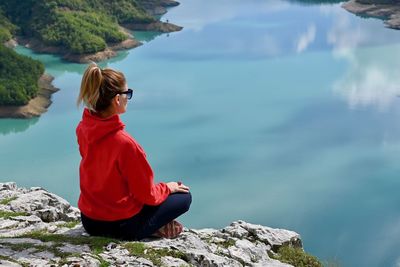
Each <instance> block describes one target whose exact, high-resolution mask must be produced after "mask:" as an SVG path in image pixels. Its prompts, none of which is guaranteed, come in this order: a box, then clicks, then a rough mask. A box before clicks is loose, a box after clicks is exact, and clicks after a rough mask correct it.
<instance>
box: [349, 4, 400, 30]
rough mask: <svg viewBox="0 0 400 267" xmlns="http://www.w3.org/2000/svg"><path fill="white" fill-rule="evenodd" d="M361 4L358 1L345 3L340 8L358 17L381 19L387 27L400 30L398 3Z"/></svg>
mask: <svg viewBox="0 0 400 267" xmlns="http://www.w3.org/2000/svg"><path fill="white" fill-rule="evenodd" d="M368 2H371V3H363V2H362V1H358V0H350V1H348V2H345V3H344V4H343V5H342V7H343V8H344V9H346V10H347V11H349V12H351V13H354V14H356V15H359V16H368V17H375V18H379V19H383V20H384V22H385V24H386V25H387V27H389V28H393V29H400V5H399V4H398V3H395V2H393V3H388V4H375V3H373V1H368Z"/></svg>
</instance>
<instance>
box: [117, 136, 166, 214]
mask: <svg viewBox="0 0 400 267" xmlns="http://www.w3.org/2000/svg"><path fill="white" fill-rule="evenodd" d="M121 152H122V153H121V154H120V157H119V162H118V165H119V168H120V171H121V174H122V176H123V177H124V178H125V179H126V180H127V184H128V187H129V191H130V192H131V193H132V195H133V197H134V198H136V199H138V200H139V201H140V202H142V203H144V204H147V205H152V206H157V205H159V204H161V203H162V202H163V201H164V200H165V199H166V198H167V197H168V195H169V194H170V193H171V191H170V190H169V188H168V187H167V185H166V184H165V183H158V184H154V174H153V170H152V169H151V167H150V165H149V163H148V162H147V159H146V154H145V153H144V151H143V150H142V149H141V148H140V147H139V146H138V145H137V144H136V143H134V142H129V144H127V145H124V146H123V148H122V151H121Z"/></svg>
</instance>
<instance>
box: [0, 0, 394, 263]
mask: <svg viewBox="0 0 400 267" xmlns="http://www.w3.org/2000/svg"><path fill="white" fill-rule="evenodd" d="M181 2H182V4H181V5H180V6H179V7H177V8H173V9H171V10H170V12H169V13H168V14H167V15H165V16H164V17H163V18H162V19H163V20H166V19H168V20H169V21H173V22H175V23H176V24H178V25H182V26H184V27H185V28H184V29H183V31H181V32H179V33H171V34H169V35H167V34H164V35H158V34H155V33H146V34H143V33H141V34H140V33H138V34H137V37H138V38H140V39H142V40H143V41H144V45H143V46H141V47H139V48H137V49H134V50H129V51H124V52H121V53H120V54H119V56H118V57H116V58H113V59H111V60H109V61H107V62H103V63H102V64H101V65H102V66H103V67H105V66H108V67H111V68H115V69H119V70H122V71H123V72H124V73H125V74H126V76H127V79H128V83H129V86H131V87H133V88H135V89H136V92H135V96H134V98H133V100H132V101H131V102H130V105H129V107H128V111H127V113H126V114H124V115H122V119H123V121H124V122H125V123H126V126H127V127H126V128H127V130H128V131H129V132H130V133H131V134H132V135H133V136H135V138H136V139H137V140H138V141H139V142H140V143H141V144H142V146H143V147H144V148H145V150H146V152H147V154H148V159H149V161H150V163H151V164H152V166H153V168H154V171H155V173H156V179H157V180H158V181H161V180H176V179H179V180H183V181H185V182H186V183H187V184H188V185H190V187H191V190H192V192H193V195H194V202H193V205H192V208H191V211H190V213H189V214H188V215H186V216H184V217H183V218H182V221H183V222H184V223H185V224H186V225H187V226H188V227H196V228H200V227H216V228H220V227H224V226H226V225H227V224H229V223H230V222H231V221H233V220H237V219H243V220H246V221H249V222H253V223H257V224H263V225H269V226H272V227H280V228H288V229H293V230H295V231H297V232H299V233H300V234H301V235H302V238H303V241H304V244H305V249H306V250H307V251H308V252H310V253H312V254H314V255H317V256H318V257H319V258H321V259H323V260H334V261H335V260H336V261H338V262H339V263H340V266H400V252H399V250H398V247H399V245H400V238H399V236H400V215H399V214H400V211H399V203H400V194H399V193H398V191H399V190H398V189H399V188H400V180H399V175H398V174H399V172H400V164H399V161H400V123H399V121H400V98H399V97H397V96H398V95H400V75H399V73H400V32H399V31H394V30H390V29H387V28H385V27H384V25H383V23H382V22H381V21H378V20H375V19H362V18H359V17H356V16H354V15H352V14H350V13H348V12H346V11H345V10H343V9H342V8H341V7H340V4H334V5H321V4H315V5H303V4H302V3H301V2H300V1H291V2H287V1H283V0H282V1H276V0H268V1H256V0H249V1H239V0H229V1H228V0H220V1H212V0H203V1H199V0H192V1H187V0H182V1H181ZM17 51H18V52H20V53H22V54H26V55H31V56H33V57H34V58H37V59H40V60H42V61H43V62H44V63H45V65H46V70H47V72H48V73H50V74H52V75H53V76H55V81H54V84H55V85H56V86H57V87H59V88H61V90H60V91H59V92H58V93H56V94H54V95H53V101H54V103H53V104H52V106H51V107H50V110H49V111H48V112H47V113H46V114H44V115H43V116H41V117H40V118H39V119H32V120H12V119H3V120H0V148H1V149H0V159H1V160H0V181H10V180H12V181H16V182H17V183H18V184H19V185H20V186H42V187H45V188H46V189H48V190H50V191H53V192H55V193H57V194H59V195H61V196H63V197H64V198H66V199H67V200H68V201H70V202H71V203H72V204H74V205H76V202H77V198H78V195H79V186H78V164H79V160H80V157H79V154H78V149H77V144H76V137H75V127H76V125H77V123H78V122H79V120H80V117H81V112H82V108H77V107H76V105H75V100H76V97H77V94H78V89H79V84H80V79H81V75H82V73H83V71H84V69H85V67H86V66H85V65H79V64H71V63H66V62H63V61H61V60H60V59H59V58H58V57H55V56H51V55H43V54H41V55H37V54H32V53H31V51H29V50H27V49H25V48H23V47H18V48H17Z"/></svg>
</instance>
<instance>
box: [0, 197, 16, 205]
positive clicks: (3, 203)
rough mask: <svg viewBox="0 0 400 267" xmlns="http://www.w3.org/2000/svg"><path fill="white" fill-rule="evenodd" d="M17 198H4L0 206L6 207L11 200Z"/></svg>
mask: <svg viewBox="0 0 400 267" xmlns="http://www.w3.org/2000/svg"><path fill="white" fill-rule="evenodd" d="M17 198H18V197H9V198H5V199H2V200H1V201H0V204H1V205H8V203H10V202H11V201H13V200H16V199H17Z"/></svg>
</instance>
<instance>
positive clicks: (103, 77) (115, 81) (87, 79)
mask: <svg viewBox="0 0 400 267" xmlns="http://www.w3.org/2000/svg"><path fill="white" fill-rule="evenodd" d="M125 84H126V80H125V76H124V74H123V73H122V72H119V71H115V70H112V69H104V70H102V69H100V68H99V67H98V66H97V65H96V63H91V64H90V65H89V66H88V67H87V69H86V70H85V73H84V74H83V77H82V82H81V89H80V93H79V96H78V99H77V105H78V106H79V105H80V104H81V103H82V102H83V103H84V104H85V106H86V107H87V108H88V109H89V110H91V111H94V112H99V111H103V110H106V109H107V108H108V107H109V106H110V104H111V100H112V98H113V97H114V96H115V95H116V94H118V92H121V91H123V90H124V86H125Z"/></svg>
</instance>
